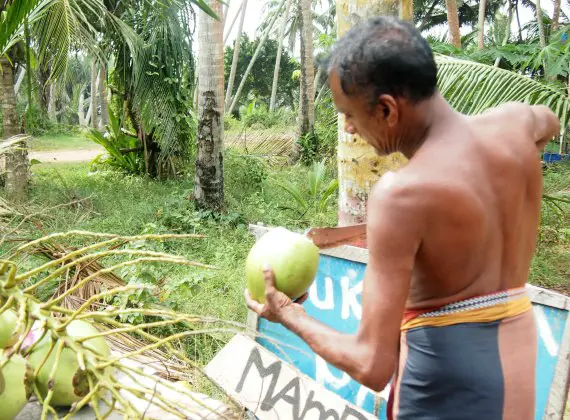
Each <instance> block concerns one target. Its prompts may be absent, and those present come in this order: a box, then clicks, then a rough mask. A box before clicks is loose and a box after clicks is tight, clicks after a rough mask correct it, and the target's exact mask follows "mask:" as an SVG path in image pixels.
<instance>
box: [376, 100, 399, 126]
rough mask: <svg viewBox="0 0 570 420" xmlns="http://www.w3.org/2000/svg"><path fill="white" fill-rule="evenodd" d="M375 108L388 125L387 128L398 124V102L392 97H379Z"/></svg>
mask: <svg viewBox="0 0 570 420" xmlns="http://www.w3.org/2000/svg"><path fill="white" fill-rule="evenodd" d="M376 106H377V107H379V109H380V111H381V112H382V116H383V117H384V120H385V121H386V123H387V124H388V127H394V126H395V125H396V124H398V120H399V118H400V113H399V110H398V102H397V101H396V99H395V98H394V97H393V96H391V95H380V96H379V97H378V103H377V105H376Z"/></svg>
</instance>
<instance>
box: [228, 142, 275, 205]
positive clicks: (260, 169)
mask: <svg viewBox="0 0 570 420" xmlns="http://www.w3.org/2000/svg"><path fill="white" fill-rule="evenodd" d="M225 166H226V167H225V173H226V180H225V182H226V186H227V188H228V189H230V190H234V189H235V190H236V191H240V190H241V191H243V192H244V193H246V194H247V193H253V192H260V191H262V190H263V183H264V182H265V180H266V179H267V176H268V168H267V164H266V163H265V161H264V160H263V159H262V158H259V157H257V156H245V155H239V154H237V153H235V152H232V151H230V150H228V151H227V152H226V156H225Z"/></svg>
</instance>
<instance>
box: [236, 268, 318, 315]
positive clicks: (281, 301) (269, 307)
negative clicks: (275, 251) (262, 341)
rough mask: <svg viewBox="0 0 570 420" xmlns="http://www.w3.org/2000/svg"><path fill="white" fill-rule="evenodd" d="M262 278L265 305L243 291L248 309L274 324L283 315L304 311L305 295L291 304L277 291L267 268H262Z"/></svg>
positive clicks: (273, 277)
mask: <svg viewBox="0 0 570 420" xmlns="http://www.w3.org/2000/svg"><path fill="white" fill-rule="evenodd" d="M263 278H264V280H265V304H261V303H259V302H257V301H256V300H253V299H252V297H251V296H250V294H249V291H248V290H247V289H245V300H246V303H247V307H248V308H249V309H251V310H252V311H253V312H255V313H256V314H257V315H259V316H260V317H262V318H265V319H267V320H268V321H270V322H275V323H281V322H282V320H283V317H284V315H285V313H290V312H291V311H301V312H304V311H305V310H304V309H303V307H302V306H301V305H302V304H303V302H305V301H306V300H307V297H308V294H307V293H305V294H304V295H303V296H301V297H300V298H298V299H297V300H296V301H294V302H293V301H292V300H291V299H290V298H289V297H288V296H287V295H286V294H285V293H282V292H280V291H279V290H277V288H276V287H275V275H274V274H273V271H272V270H271V268H270V267H269V266H266V267H265V268H264V270H263Z"/></svg>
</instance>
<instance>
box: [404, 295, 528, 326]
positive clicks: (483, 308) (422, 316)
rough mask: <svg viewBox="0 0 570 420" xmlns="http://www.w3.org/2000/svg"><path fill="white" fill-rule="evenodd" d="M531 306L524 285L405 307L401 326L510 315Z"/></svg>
mask: <svg viewBox="0 0 570 420" xmlns="http://www.w3.org/2000/svg"><path fill="white" fill-rule="evenodd" d="M531 308H532V304H531V302H530V299H529V297H528V295H527V294H526V289H525V288H524V287H521V288H516V289H510V290H505V291H502V292H496V293H491V294H488V295H483V296H476V297H472V298H469V299H465V300H462V301H459V302H454V303H450V304H447V305H444V306H441V307H439V308H430V309H420V310H407V311H406V312H405V313H404V318H403V320H402V326H401V330H402V331H405V330H409V329H411V328H417V327H444V326H448V325H453V324H460V323H466V322H493V321H498V320H501V319H505V318H512V317H515V316H517V315H520V314H522V313H524V312H526V311H528V310H530V309H531Z"/></svg>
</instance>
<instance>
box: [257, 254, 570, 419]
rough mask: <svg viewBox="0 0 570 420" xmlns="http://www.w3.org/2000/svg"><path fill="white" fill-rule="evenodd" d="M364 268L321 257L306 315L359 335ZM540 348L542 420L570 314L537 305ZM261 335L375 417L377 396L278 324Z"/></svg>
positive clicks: (264, 326)
mask: <svg viewBox="0 0 570 420" xmlns="http://www.w3.org/2000/svg"><path fill="white" fill-rule="evenodd" d="M365 268H366V265H365V264H362V263H357V262H352V261H348V260H345V259H340V258H336V257H331V256H327V255H321V260H320V265H319V270H318V273H317V277H316V279H315V282H314V283H313V285H312V287H311V290H310V292H309V299H308V300H307V302H306V303H305V305H304V306H305V309H306V311H307V313H308V314H309V315H311V316H312V317H314V318H316V319H317V320H319V321H321V322H322V323H324V324H326V325H328V326H330V327H332V328H334V329H336V330H338V331H341V332H344V333H349V334H350V333H354V332H356V330H357V328H358V325H359V322H360V319H361V316H362V300H361V294H362V281H363V279H364V271H365ZM533 306H534V312H535V318H536V322H537V328H538V337H539V347H538V361H537V367H536V389H537V396H536V416H535V419H536V420H539V419H542V417H543V414H544V411H545V408H546V404H547V400H548V395H549V392H550V388H551V385H552V381H553V378H554V373H555V366H556V362H557V360H558V354H559V349H560V344H561V342H562V338H563V334H564V328H565V325H566V322H568V311H565V310H560V309H556V308H552V307H549V306H544V305H540V304H534V305H533ZM258 330H259V332H260V333H261V334H262V335H264V336H266V337H267V338H258V342H259V343H260V344H261V345H262V346H264V347H265V348H267V349H268V350H270V351H271V352H273V353H274V354H276V355H277V356H279V357H280V358H281V359H282V360H284V361H285V362H288V363H291V364H292V365H294V366H296V367H297V368H298V369H299V370H300V371H301V372H303V373H304V374H306V375H307V376H309V377H311V378H312V379H314V380H316V381H317V382H318V383H320V384H321V385H323V386H324V387H325V388H327V389H329V390H330V391H332V392H335V393H336V394H338V395H339V396H341V397H342V398H344V399H346V400H347V401H349V402H351V403H353V404H355V405H357V406H358V407H361V408H362V409H363V410H365V411H367V412H369V413H374V411H375V398H374V396H375V394H374V393H373V392H372V391H371V390H369V389H368V388H366V387H364V386H363V385H360V384H359V383H357V382H355V381H354V380H352V379H351V378H350V377H349V376H348V375H347V374H346V373H344V372H341V371H339V370H338V369H336V368H335V367H333V366H331V365H329V364H328V363H326V362H325V361H324V360H323V359H321V358H320V357H319V356H317V355H316V354H315V353H314V352H313V351H312V350H311V349H310V348H309V347H308V346H307V345H306V344H305V342H303V341H302V340H301V339H300V338H299V337H297V336H296V335H294V334H292V333H291V332H290V331H288V330H287V329H285V328H284V327H282V326H281V325H278V324H273V323H269V322H267V321H265V320H262V319H260V320H259V324H258ZM389 388H390V386H389V385H388V387H387V389H385V390H384V391H383V392H382V393H380V397H381V399H380V405H379V407H378V406H377V407H376V408H379V410H378V412H377V413H378V418H379V419H382V420H384V419H386V418H387V416H386V403H387V400H388V395H389Z"/></svg>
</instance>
